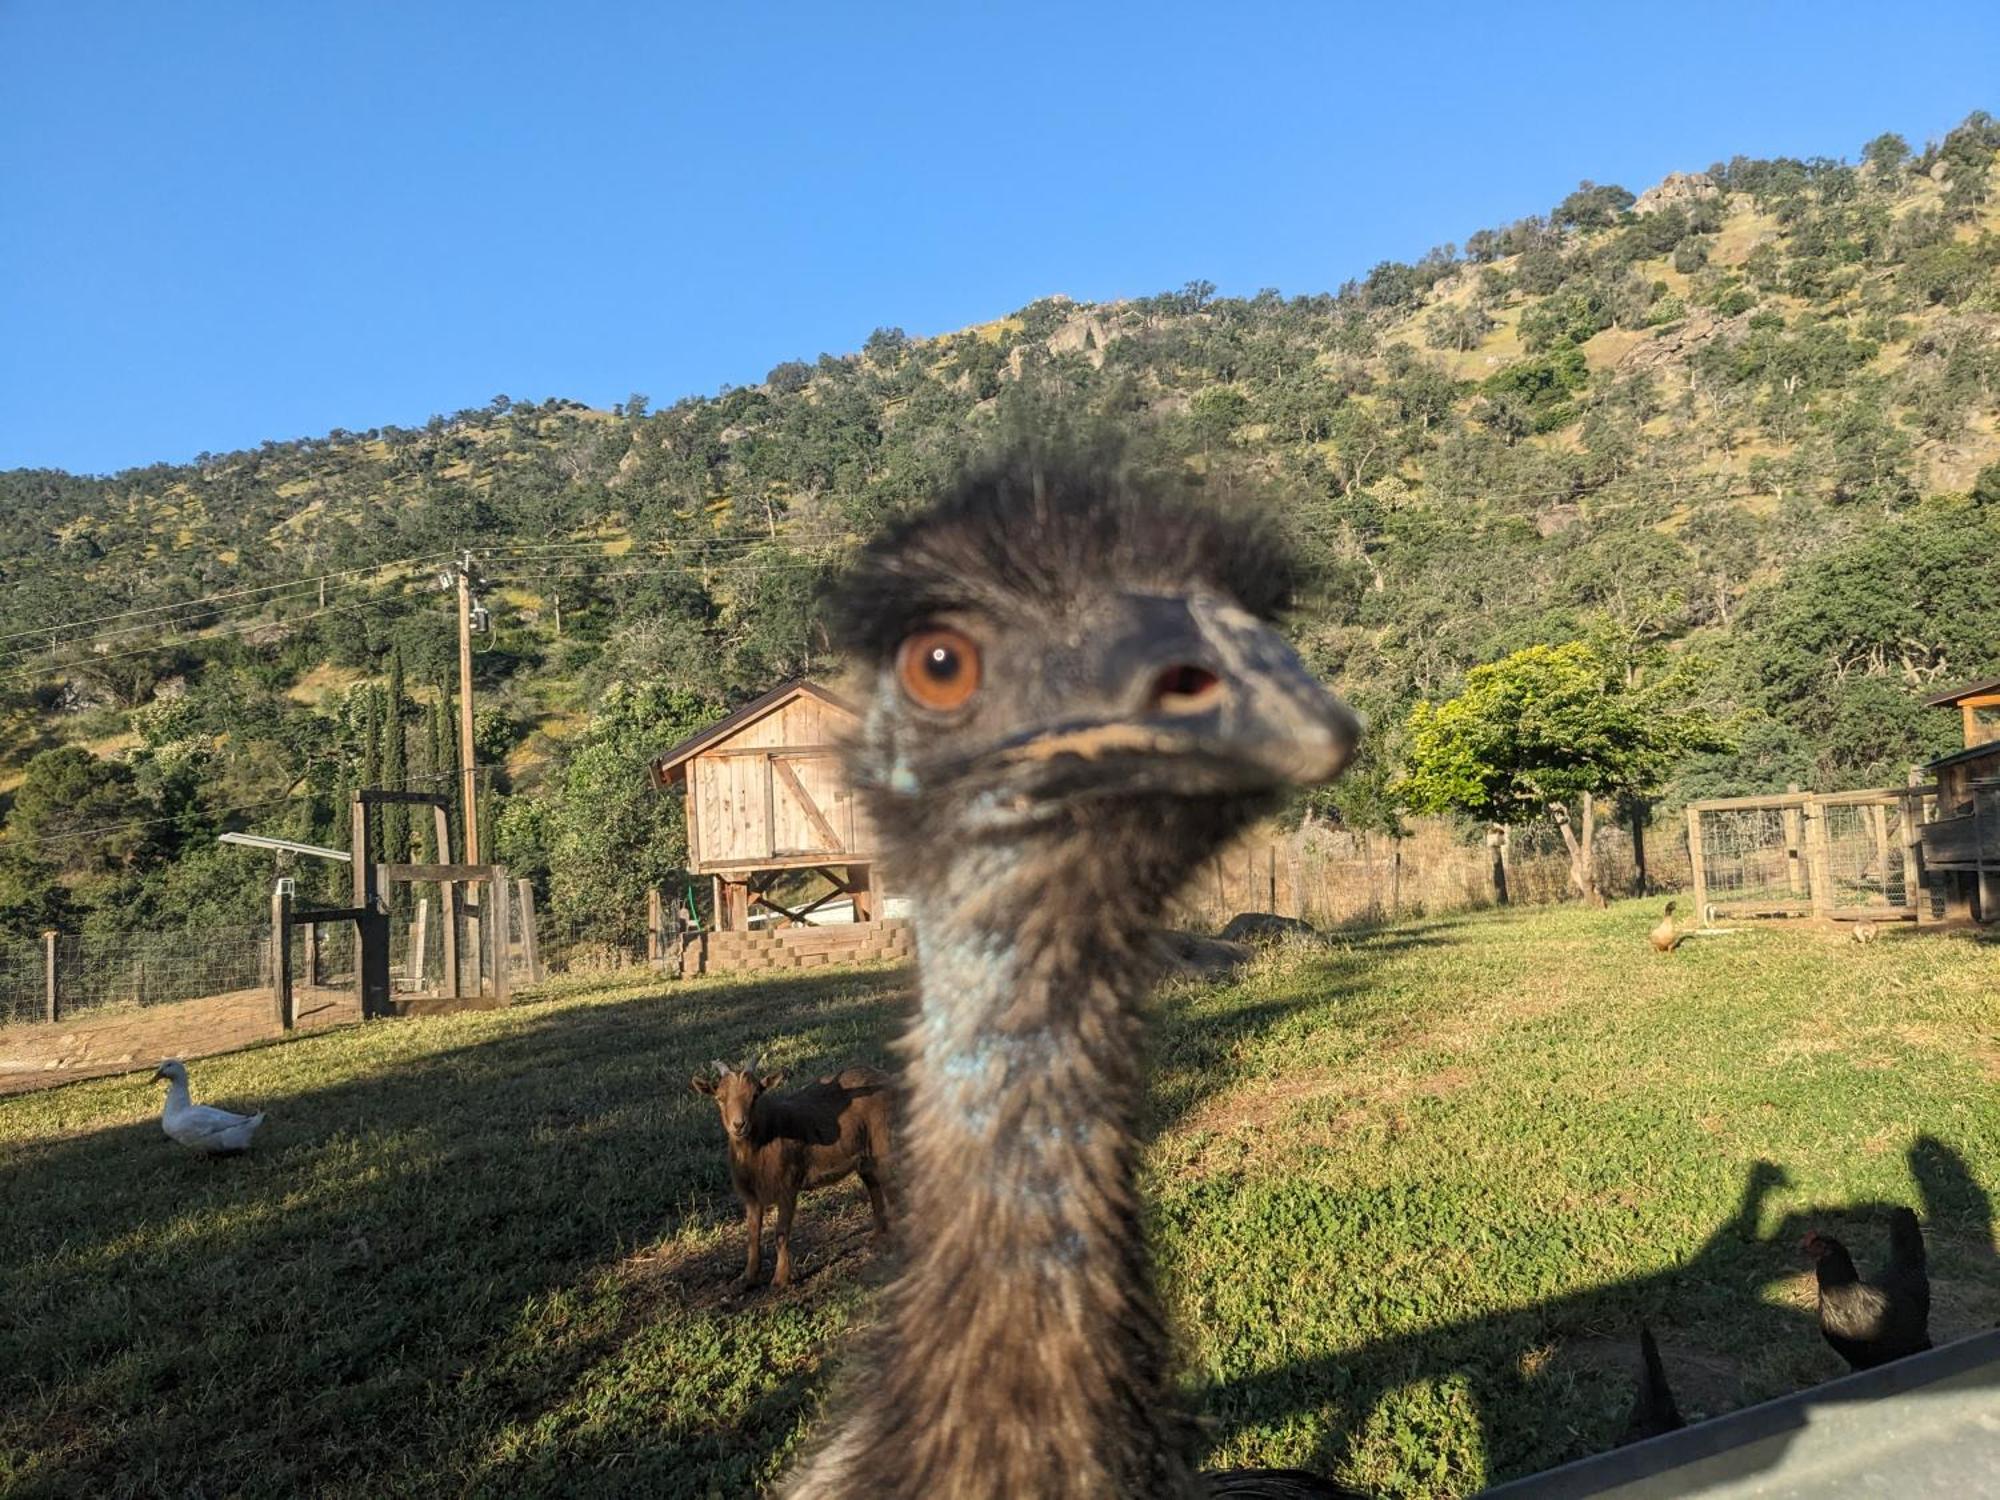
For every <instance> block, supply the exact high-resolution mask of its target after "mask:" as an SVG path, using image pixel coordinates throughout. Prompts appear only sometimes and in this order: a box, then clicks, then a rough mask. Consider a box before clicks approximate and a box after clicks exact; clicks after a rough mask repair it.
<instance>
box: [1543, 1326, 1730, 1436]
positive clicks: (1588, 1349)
mask: <svg viewBox="0 0 2000 1500" xmlns="http://www.w3.org/2000/svg"><path fill="white" fill-rule="evenodd" d="M1653 1339H1654V1342H1656V1343H1657V1344H1658V1345H1659V1346H1660V1364H1661V1366H1662V1367H1663V1368H1664V1369H1665V1370H1666V1372H1667V1385H1668V1387H1669V1389H1671V1390H1672V1391H1673V1393H1674V1399H1675V1401H1676V1403H1677V1404H1678V1405H1679V1406H1680V1409H1681V1411H1682V1412H1683V1413H1684V1414H1685V1415H1686V1416H1687V1418H1688V1419H1689V1420H1690V1421H1696V1420H1699V1419H1700V1418H1702V1417H1708V1416H1714V1415H1716V1414H1717V1413H1719V1412H1725V1411H1735V1410H1736V1409H1737V1408H1738V1407H1740V1406H1742V1405H1744V1404H1745V1402H1746V1401H1747V1400H1748V1396H1747V1395H1746V1393H1745V1391H1744V1385H1743V1367H1742V1365H1741V1364H1740V1363H1739V1362H1737V1361H1736V1360H1734V1359H1732V1358H1730V1357H1729V1356H1728V1355H1726V1354H1722V1353H1719V1352H1718V1351H1716V1350H1714V1349H1711V1348H1709V1347H1707V1346H1706V1345H1704V1344H1697V1343H1694V1342H1693V1341H1692V1340H1690V1339H1688V1338H1686V1337H1684V1336H1683V1335H1681V1334H1680V1333H1679V1332H1677V1331H1676V1330H1674V1329H1672V1328H1667V1327H1663V1326H1661V1325H1659V1324H1654V1325H1653ZM1541 1368H1542V1369H1544V1370H1548V1371H1563V1372H1565V1373H1568V1374H1569V1375H1571V1376H1572V1377H1573V1378H1575V1379H1576V1380H1577V1381H1578V1383H1580V1384H1583V1383H1589V1384H1595V1383H1597V1382H1600V1381H1601V1382H1604V1383H1605V1384H1607V1385H1617V1386H1620V1387H1621V1388H1622V1390H1623V1391H1624V1392H1628V1393H1636V1392H1637V1391H1638V1389H1639V1340H1638V1336H1637V1335H1636V1334H1634V1335H1633V1336H1632V1337H1631V1338H1629V1339H1613V1338H1599V1337H1586V1338H1575V1339H1568V1340H1565V1341H1564V1342H1563V1343H1562V1344H1561V1345H1559V1346H1556V1347H1554V1348H1552V1349H1550V1350H1548V1351H1546V1352H1545V1353H1544V1357H1543V1359H1542V1361H1541ZM1523 1373H1526V1371H1525V1370H1524V1371H1523Z"/></svg>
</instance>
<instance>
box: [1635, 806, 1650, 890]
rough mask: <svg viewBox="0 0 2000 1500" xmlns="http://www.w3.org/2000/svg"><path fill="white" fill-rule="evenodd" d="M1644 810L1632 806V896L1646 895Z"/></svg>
mask: <svg viewBox="0 0 2000 1500" xmlns="http://www.w3.org/2000/svg"><path fill="white" fill-rule="evenodd" d="M1646 887H1647V881H1646V810H1645V809H1644V808H1643V807H1640V806H1639V805H1638V804H1637V803H1634V804H1633V806H1632V894H1633V895H1635V896H1643V895H1645V894H1646Z"/></svg>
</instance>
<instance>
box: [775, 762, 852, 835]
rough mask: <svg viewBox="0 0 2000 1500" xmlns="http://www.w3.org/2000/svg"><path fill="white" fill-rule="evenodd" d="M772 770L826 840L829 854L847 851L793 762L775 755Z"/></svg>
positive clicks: (814, 829)
mask: <svg viewBox="0 0 2000 1500" xmlns="http://www.w3.org/2000/svg"><path fill="white" fill-rule="evenodd" d="M771 770H772V771H773V772H774V773H775V774H776V779H777V780H779V781H782V782H783V783H784V784H785V790H786V791H788V792H790V793H791V794H792V798H793V800H794V801H796V802H797V803H798V805H799V811H801V812H803V813H804V814H805V815H806V821H807V822H808V823H810V824H812V829H813V832H814V833H816V834H818V835H819V836H820V838H821V839H822V840H823V841H824V843H823V845H822V847H823V848H824V849H825V851H826V852H827V853H828V854H844V853H846V848H845V846H843V845H842V844H841V842H840V835H839V834H838V833H836V832H834V828H833V825H832V824H831V823H829V822H827V820H826V814H825V813H823V812H821V811H820V810H819V804H818V803H817V802H815V801H813V799H812V793H810V792H808V791H807V790H806V786H805V783H804V782H803V781H801V780H799V773H798V772H797V771H796V770H794V769H793V767H792V763H791V762H790V761H789V760H786V759H784V758H782V757H780V756H775V755H774V756H772V757H771ZM774 852H775V851H774Z"/></svg>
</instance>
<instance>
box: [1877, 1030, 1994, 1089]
mask: <svg viewBox="0 0 2000 1500" xmlns="http://www.w3.org/2000/svg"><path fill="white" fill-rule="evenodd" d="M1895 1033H1896V1037H1897V1040H1899V1041H1901V1042H1903V1043H1905V1044H1906V1045H1908V1046H1911V1047H1915V1048H1918V1049H1919V1050H1921V1051H1925V1052H1951V1053H1955V1054H1957V1055H1958V1056H1961V1057H1969V1058H1971V1059H1972V1061H1973V1062H1974V1063H1975V1064H1977V1065H1978V1068H1979V1071H1980V1072H1981V1073H1983V1074H1985V1075H1986V1076H1987V1077H1988V1078H1991V1079H1993V1080H1994V1081H1995V1082H2000V1041H1996V1040H1995V1039H1994V1038H1992V1037H1990V1036H1977V1035H1971V1034H1968V1033H1966V1032H1962V1031H1950V1030H1947V1029H1946V1028H1944V1027H1942V1026H1936V1025H1931V1024H1928V1023H1923V1022H1914V1021H1910V1022H1905V1023H1904V1024H1902V1025H1900V1026H1898V1027H1896V1028H1895Z"/></svg>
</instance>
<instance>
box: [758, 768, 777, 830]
mask: <svg viewBox="0 0 2000 1500" xmlns="http://www.w3.org/2000/svg"><path fill="white" fill-rule="evenodd" d="M775 765H776V762H774V761H773V760H772V759H771V758H770V757H769V756H768V755H767V756H765V757H764V775H763V777H762V778H761V779H762V780H763V783H764V853H765V854H766V855H772V854H776V853H777V852H778V807H777V802H778V787H777V782H778V778H777V775H776V773H775V771H774V769H773V768H774V766H775Z"/></svg>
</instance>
